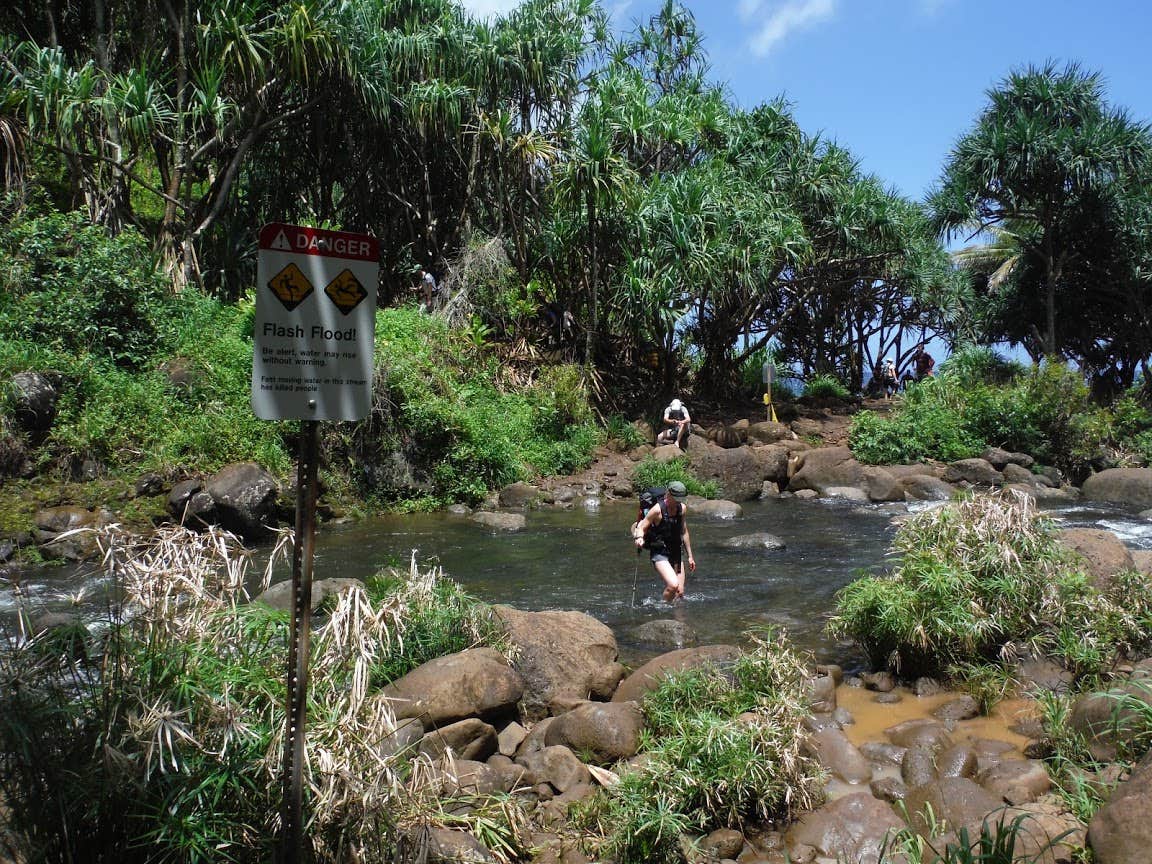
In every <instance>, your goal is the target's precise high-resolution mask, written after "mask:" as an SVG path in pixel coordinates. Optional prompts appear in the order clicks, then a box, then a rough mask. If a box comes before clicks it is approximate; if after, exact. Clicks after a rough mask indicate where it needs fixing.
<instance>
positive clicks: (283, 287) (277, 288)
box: [268, 264, 312, 312]
mask: <svg viewBox="0 0 1152 864" xmlns="http://www.w3.org/2000/svg"><path fill="white" fill-rule="evenodd" d="M268 287H269V288H271V289H272V293H273V294H275V295H276V299H277V300H279V301H280V302H281V303H283V304H284V308H285V309H287V310H288V311H289V312H291V311H292V310H293V309H295V308H296V307H297V306H299V305H300V304H301V303H303V302H304V301H305V300H306V299H307V298H308V295H309V294H311V293H312V283H311V282H309V281H308V277H307V276H305V275H304V274H303V273H302V272H301V271H300V268H299V267H297V266H296V265H295V264H289V265H288V266H287V267H285V268H284V269H283V270H281V271H280V272H279V273H277V274H276V275H275V276H273V277H272V278H271V279H269V280H268Z"/></svg>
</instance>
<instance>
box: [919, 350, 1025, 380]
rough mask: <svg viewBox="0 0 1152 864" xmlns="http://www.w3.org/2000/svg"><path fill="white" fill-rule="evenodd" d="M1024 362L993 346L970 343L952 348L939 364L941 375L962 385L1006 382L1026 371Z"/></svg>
mask: <svg viewBox="0 0 1152 864" xmlns="http://www.w3.org/2000/svg"><path fill="white" fill-rule="evenodd" d="M1026 371H1027V370H1026V369H1025V367H1024V366H1023V365H1021V364H1020V363H1018V362H1016V361H1014V360H1008V359H1007V358H1005V357H1003V356H1002V355H1000V354H998V353H996V351H994V350H993V349H991V348H986V347H982V346H977V345H968V346H964V347H962V348H959V349H957V350H956V351H953V352H952V353H951V354H950V355H949V356H948V359H947V360H945V361H944V362H943V363H941V364H940V369H939V370H938V373H937V374H939V375H945V376H947V377H949V378H952V379H954V380H955V381H956V382H957V383H958V384H959V385H960V386H961V387H965V388H967V387H975V386H977V385H981V384H989V385H995V386H1003V385H1006V384H1010V383H1011V382H1012V381H1013V380H1015V379H1016V378H1018V377H1020V376H1022V375H1024V374H1025V372H1026Z"/></svg>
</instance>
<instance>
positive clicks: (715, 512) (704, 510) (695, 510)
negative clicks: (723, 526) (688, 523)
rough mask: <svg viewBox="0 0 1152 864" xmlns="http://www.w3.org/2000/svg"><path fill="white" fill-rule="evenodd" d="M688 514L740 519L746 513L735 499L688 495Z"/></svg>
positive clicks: (711, 517)
mask: <svg viewBox="0 0 1152 864" xmlns="http://www.w3.org/2000/svg"><path fill="white" fill-rule="evenodd" d="M688 515H689V516H692V517H699V518H701V519H739V518H740V517H741V516H743V515H744V508H743V507H741V506H740V505H739V504H737V503H736V502H735V501H725V500H723V499H716V500H715V501H710V500H708V499H707V498H697V497H696V496H695V495H690V496H689V497H688Z"/></svg>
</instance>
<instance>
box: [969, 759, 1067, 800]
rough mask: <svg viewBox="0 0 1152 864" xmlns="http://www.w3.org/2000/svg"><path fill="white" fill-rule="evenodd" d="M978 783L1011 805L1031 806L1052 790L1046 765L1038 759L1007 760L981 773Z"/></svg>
mask: <svg viewBox="0 0 1152 864" xmlns="http://www.w3.org/2000/svg"><path fill="white" fill-rule="evenodd" d="M977 782H978V783H979V784H980V785H981V786H983V787H984V788H985V789H987V790H988V791H989V792H991V793H992V794H993V795H995V796H996V797H997V798H1001V799H1003V800H1005V801H1007V802H1008V803H1009V804H1029V803H1031V802H1033V801H1035V800H1036V799H1037V798H1039V797H1040V796H1041V795H1044V794H1045V793H1046V792H1048V791H1049V790H1050V789H1051V788H1052V780H1051V778H1050V777H1049V776H1048V771H1047V769H1046V768H1045V767H1044V763H1043V762H1040V761H1038V760H1036V759H1005V760H1004V761H1002V762H999V763H997V764H996V765H993V766H992V767H991V768H988V769H987V770H985V771H981V772H980V776H979V777H977Z"/></svg>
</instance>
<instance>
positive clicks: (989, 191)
mask: <svg viewBox="0 0 1152 864" xmlns="http://www.w3.org/2000/svg"><path fill="white" fill-rule="evenodd" d="M988 99H989V104H988V107H987V108H985V110H984V111H983V113H982V114H981V115H980V117H979V118H978V120H977V122H976V126H975V128H974V129H973V130H972V131H971V132H969V133H967V134H966V135H964V136H963V137H962V138H961V139H960V140H959V141H958V142H957V143H956V146H955V147H954V148H953V150H952V153H951V155H950V156H949V159H948V161H947V163H946V164H945V167H944V172H943V176H942V179H941V182H940V186H939V188H937V189H935V190H934V191H933V192H932V193H931V194H930V195H929V198H928V206H929V208H930V209H931V211H932V213H933V220H934V222H935V225H936V228H937V230H938V231H939V232H940V234H941V235H943V236H946V237H949V238H951V237H952V236H953V235H954V234H955V233H957V232H958V231H961V230H968V228H969V227H970V226H972V225H975V226H977V230H978V231H987V230H989V229H990V228H992V227H994V226H998V225H1004V224H1005V223H1010V222H1015V223H1017V224H1023V223H1030V224H1031V225H1033V226H1035V240H1034V242H1033V243H1031V244H1030V247H1031V248H1032V250H1033V251H1034V252H1035V254H1036V255H1037V256H1038V259H1039V261H1040V262H1041V264H1042V267H1043V275H1042V279H1041V282H1042V284H1041V285H1040V286H1039V287H1040V290H1041V291H1042V296H1043V302H1044V308H1045V326H1044V351H1045V353H1046V354H1049V355H1055V354H1056V353H1057V351H1058V349H1059V347H1060V343H1059V340H1058V338H1057V337H1058V334H1057V330H1056V317H1057V316H1056V311H1057V310H1056V298H1057V292H1058V288H1059V286H1060V285H1061V282H1062V280H1063V279H1064V277H1065V274H1066V272H1067V270H1068V267H1069V265H1070V263H1071V261H1070V257H1071V256H1072V255H1073V254H1074V246H1073V242H1072V241H1073V237H1072V236H1071V234H1070V232H1069V225H1070V223H1071V222H1072V221H1073V220H1074V218H1075V213H1076V211H1077V210H1078V209H1080V208H1082V207H1083V206H1085V204H1086V203H1090V202H1091V201H1092V200H1093V199H1095V198H1096V197H1097V196H1098V195H1099V194H1100V192H1101V191H1102V190H1103V189H1105V188H1106V187H1107V186H1108V185H1109V184H1111V183H1113V182H1117V181H1121V180H1122V179H1123V178H1126V177H1130V176H1135V175H1137V174H1138V173H1139V171H1140V170H1142V169H1141V166H1148V164H1149V158H1150V154H1152V139H1150V133H1149V127H1148V126H1147V125H1146V124H1140V123H1136V122H1134V121H1133V120H1131V119H1130V118H1129V117H1128V115H1127V114H1126V113H1125V112H1123V111H1121V110H1117V109H1113V108H1111V107H1109V105H1108V104H1107V103H1106V102H1105V100H1104V93H1103V84H1102V81H1101V78H1100V75H1099V74H1098V73H1087V72H1083V71H1082V70H1081V69H1080V67H1079V66H1077V65H1076V64H1069V65H1067V66H1065V67H1064V68H1063V69H1062V70H1058V69H1056V67H1055V66H1054V64H1052V63H1049V64H1047V65H1045V66H1043V67H1040V68H1036V67H1028V68H1027V69H1025V70H1023V71H1015V72H1012V73H1011V74H1010V75H1009V76H1008V78H1007V79H1005V81H1003V82H1002V83H1001V84H1000V85H999V86H998V87H996V88H995V89H993V90H991V91H989V93H988ZM1144 170H1146V168H1145V169H1144Z"/></svg>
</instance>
